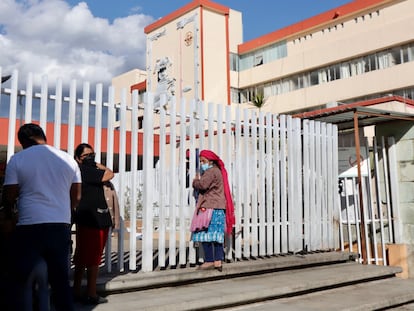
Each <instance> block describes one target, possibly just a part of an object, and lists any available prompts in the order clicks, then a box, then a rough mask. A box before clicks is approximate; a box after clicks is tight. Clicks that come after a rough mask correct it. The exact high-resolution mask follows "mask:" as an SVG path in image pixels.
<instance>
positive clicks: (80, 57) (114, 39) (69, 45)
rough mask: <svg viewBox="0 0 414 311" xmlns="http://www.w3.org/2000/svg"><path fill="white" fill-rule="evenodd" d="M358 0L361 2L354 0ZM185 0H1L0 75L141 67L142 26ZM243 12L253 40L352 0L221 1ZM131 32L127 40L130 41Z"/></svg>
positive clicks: (102, 73)
mask: <svg viewBox="0 0 414 311" xmlns="http://www.w3.org/2000/svg"><path fill="white" fill-rule="evenodd" d="M358 1H361V0H358ZM189 2H191V0H164V1H162V0H158V1H157V0H141V1H140V0H84V1H80V0H0V67H1V70H2V75H3V76H4V75H6V74H10V73H11V72H12V71H13V70H14V69H18V70H19V72H20V77H23V78H24V77H25V76H26V75H27V73H29V72H31V73H33V74H34V79H35V83H36V81H40V80H41V77H42V76H43V75H45V74H47V75H48V76H49V81H54V79H55V78H57V77H60V78H63V79H64V82H65V83H66V82H68V81H69V80H73V79H76V80H79V81H89V82H90V83H91V84H94V83H98V82H102V83H104V84H107V83H110V81H111V79H112V77H114V76H116V75H119V74H121V73H124V72H127V71H130V70H132V69H135V68H140V69H144V68H145V53H146V38H145V34H144V31H143V30H144V28H145V26H147V25H149V24H151V23H153V22H154V21H156V20H157V19H159V18H161V17H163V16H165V15H167V14H169V13H171V12H173V11H174V10H177V9H179V8H180V7H182V6H184V5H186V4H187V3H189ZM216 2H218V3H220V4H222V5H225V6H228V7H230V8H232V9H234V10H237V11H240V12H242V15H243V32H244V41H248V40H251V39H254V38H256V37H259V36H262V35H265V34H267V33H270V32H272V31H275V30H278V29H280V28H283V27H285V26H288V25H291V24H294V23H296V22H299V21H301V20H304V19H306V18H309V17H312V16H315V15H318V14H320V13H323V12H325V11H327V10H330V9H333V8H336V7H338V6H341V5H343V4H345V3H349V2H352V1H351V0H289V1H285V0H283V1H282V0H220V1H216ZM131 38H132V39H131Z"/></svg>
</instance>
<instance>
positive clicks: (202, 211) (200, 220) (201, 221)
mask: <svg viewBox="0 0 414 311" xmlns="http://www.w3.org/2000/svg"><path fill="white" fill-rule="evenodd" d="M212 215H213V209H212V208H203V207H201V208H196V209H195V210H194V214H193V219H192V220H191V226H190V231H191V232H197V231H202V230H206V229H208V226H209V225H210V221H211V216H212Z"/></svg>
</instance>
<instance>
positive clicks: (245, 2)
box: [67, 0, 352, 41]
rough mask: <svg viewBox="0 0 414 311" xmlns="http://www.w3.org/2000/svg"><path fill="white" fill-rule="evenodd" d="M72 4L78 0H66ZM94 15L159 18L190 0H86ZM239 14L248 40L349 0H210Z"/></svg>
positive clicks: (245, 37)
mask: <svg viewBox="0 0 414 311" xmlns="http://www.w3.org/2000/svg"><path fill="white" fill-rule="evenodd" d="M67 2H68V3H70V4H72V5H74V4H77V3H78V2H80V1H79V0H68V1H67ZM85 2H86V3H87V4H88V7H89V8H90V10H91V11H92V12H93V13H94V14H95V16H100V17H104V18H108V19H109V20H112V19H113V18H114V17H122V16H128V15H130V14H135V13H144V14H147V15H150V16H152V17H153V18H154V19H158V18H160V17H163V16H165V15H167V14H169V13H171V12H172V11H174V10H176V9H177V8H180V7H182V6H184V5H186V4H187V3H189V2H191V0H164V1H162V0H161V1H160V0H158V1H157V0H144V1H142V0H119V1H116V4H115V5H114V3H115V1H114V0H87V1H85ZM214 2H217V3H220V4H222V5H225V6H228V7H229V8H232V9H234V10H237V11H240V12H242V13H243V24H244V25H243V26H244V27H243V29H244V40H245V41H247V40H251V39H253V38H256V37H258V36H261V35H263V34H266V33H269V32H272V31H274V30H276V29H279V28H282V27H285V26H288V25H291V24H293V23H296V22H299V21H301V20H304V19H306V18H309V17H311V16H314V15H317V14H319V13H322V12H325V11H328V10H330V9H333V8H336V7H338V6H341V5H343V4H346V3H349V2H352V0H288V1H286V0H217V1H214Z"/></svg>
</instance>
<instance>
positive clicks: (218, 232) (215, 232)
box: [191, 209, 226, 243]
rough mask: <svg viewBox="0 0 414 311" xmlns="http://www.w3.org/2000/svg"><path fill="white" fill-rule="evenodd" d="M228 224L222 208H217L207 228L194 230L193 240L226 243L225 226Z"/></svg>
mask: <svg viewBox="0 0 414 311" xmlns="http://www.w3.org/2000/svg"><path fill="white" fill-rule="evenodd" d="M225 225H226V214H225V213H224V210H222V209H215V210H214V211H213V215H212V216H211V222H210V225H209V226H208V229H207V230H203V231H198V232H193V234H192V236H191V240H192V241H193V242H218V243H224V227H225Z"/></svg>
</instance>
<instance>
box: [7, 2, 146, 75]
mask: <svg viewBox="0 0 414 311" xmlns="http://www.w3.org/2000/svg"><path fill="white" fill-rule="evenodd" d="M152 21H153V19H152V17H150V16H148V15H144V14H133V15H130V16H127V17H125V18H117V19H115V20H114V21H113V22H112V23H110V22H109V21H108V20H107V19H103V18H98V17H95V16H93V15H92V13H91V11H90V10H89V8H88V6H87V4H86V3H85V2H81V3H79V4H78V5H76V6H74V7H70V6H69V4H68V3H66V2H65V1H63V0H20V1H18V0H1V1H0V67H2V73H3V75H4V74H8V73H11V71H12V70H13V69H18V70H19V72H20V76H21V77H24V76H25V75H26V74H27V73H28V72H32V73H34V74H35V75H39V76H41V75H44V74H47V75H48V76H49V77H50V80H52V79H54V78H56V77H62V78H64V80H66V81H67V80H71V79H79V80H83V81H89V82H91V83H98V82H103V83H109V82H110V80H111V78H112V77H113V76H115V75H118V74H120V73H123V72H126V71H129V70H131V69H134V68H141V69H144V68H145V34H144V32H143V29H144V27H145V26H146V25H148V24H149V23H151V22H152Z"/></svg>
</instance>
